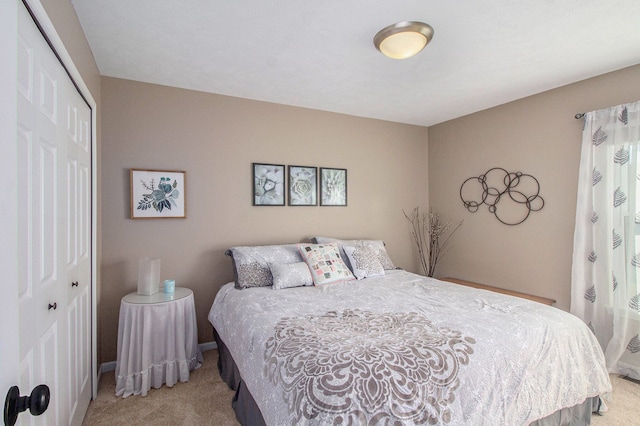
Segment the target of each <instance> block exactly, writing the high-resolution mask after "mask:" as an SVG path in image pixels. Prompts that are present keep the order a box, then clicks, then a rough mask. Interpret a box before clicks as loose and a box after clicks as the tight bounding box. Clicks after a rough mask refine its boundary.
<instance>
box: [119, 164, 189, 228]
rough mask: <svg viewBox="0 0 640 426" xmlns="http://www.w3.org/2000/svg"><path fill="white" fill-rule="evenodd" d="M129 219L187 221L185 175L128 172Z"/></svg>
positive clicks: (137, 170) (135, 170) (160, 171)
mask: <svg viewBox="0 0 640 426" xmlns="http://www.w3.org/2000/svg"><path fill="white" fill-rule="evenodd" d="M129 175H130V182H131V219H169V218H173V219H176V218H186V217H187V192H186V191H185V188H186V180H187V172H184V171H175V170H140V169H130V170H129Z"/></svg>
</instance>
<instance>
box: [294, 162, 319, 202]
mask: <svg viewBox="0 0 640 426" xmlns="http://www.w3.org/2000/svg"><path fill="white" fill-rule="evenodd" d="M288 182H289V205H290V206H317V205H318V168H317V167H311V166H289V179H288Z"/></svg>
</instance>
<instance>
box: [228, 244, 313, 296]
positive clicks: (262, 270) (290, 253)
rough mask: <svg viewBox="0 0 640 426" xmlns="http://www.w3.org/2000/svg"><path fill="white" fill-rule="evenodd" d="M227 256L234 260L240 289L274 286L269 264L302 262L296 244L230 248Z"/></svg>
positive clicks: (236, 284) (234, 270)
mask: <svg viewBox="0 0 640 426" xmlns="http://www.w3.org/2000/svg"><path fill="white" fill-rule="evenodd" d="M225 254H226V255H227V256H229V257H231V259H232V263H233V273H234V276H235V287H236V288H238V289H242V288H249V287H268V286H271V285H273V276H272V275H271V269H270V268H269V263H296V262H302V257H301V256H300V253H299V252H298V247H297V246H296V245H295V244H282V245H271V246H239V247H232V248H230V249H229V250H227V251H226V252H225Z"/></svg>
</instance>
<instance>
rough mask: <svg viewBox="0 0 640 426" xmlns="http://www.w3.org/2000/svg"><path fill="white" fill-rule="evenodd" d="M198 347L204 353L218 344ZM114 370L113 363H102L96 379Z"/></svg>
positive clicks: (114, 364)
mask: <svg viewBox="0 0 640 426" xmlns="http://www.w3.org/2000/svg"><path fill="white" fill-rule="evenodd" d="M198 347H199V348H200V350H201V351H202V352H206V351H210V350H213V349H218V344H217V343H216V342H215V341H212V342H205V343H200V344H198ZM115 370H116V362H115V361H109V362H103V363H102V364H100V368H99V369H98V377H100V376H101V375H102V374H103V373H108V372H109V371H115Z"/></svg>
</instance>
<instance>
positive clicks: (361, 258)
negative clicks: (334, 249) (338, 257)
mask: <svg viewBox="0 0 640 426" xmlns="http://www.w3.org/2000/svg"><path fill="white" fill-rule="evenodd" d="M342 248H343V250H344V252H345V253H346V255H347V258H348V259H349V262H350V263H351V270H352V271H353V275H355V276H356V278H357V279H359V280H361V279H363V278H368V277H379V276H380V275H384V268H383V267H382V263H380V260H379V259H378V252H377V251H376V250H375V249H374V248H373V247H372V246H370V245H359V246H343V247H342Z"/></svg>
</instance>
